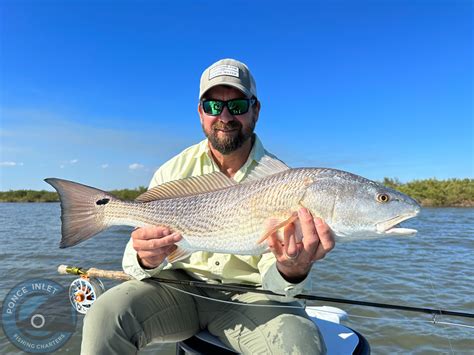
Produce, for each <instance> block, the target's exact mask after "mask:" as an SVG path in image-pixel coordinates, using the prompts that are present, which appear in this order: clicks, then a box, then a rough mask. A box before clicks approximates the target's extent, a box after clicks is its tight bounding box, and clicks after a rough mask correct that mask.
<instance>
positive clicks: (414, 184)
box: [0, 178, 474, 207]
mask: <svg viewBox="0 0 474 355" xmlns="http://www.w3.org/2000/svg"><path fill="white" fill-rule="evenodd" d="M382 183H383V184H384V185H386V186H389V187H392V188H394V189H396V190H399V191H401V192H403V193H406V194H407V195H409V196H411V197H413V198H415V199H416V200H418V201H419V202H420V203H421V204H422V205H423V206H425V207H474V179H448V180H437V179H426V180H414V181H410V182H407V183H401V182H400V181H398V179H391V178H385V179H384V181H383V182H382ZM145 191H146V188H145V187H143V186H140V187H138V188H136V189H133V190H132V189H122V190H113V191H110V193H111V194H112V195H114V196H116V197H118V198H121V199H123V200H133V199H135V198H136V197H137V196H138V195H140V194H142V193H143V192H145ZM57 201H59V199H58V195H57V193H56V192H51V191H45V190H42V191H34V190H17V191H5V192H2V191H0V202H57Z"/></svg>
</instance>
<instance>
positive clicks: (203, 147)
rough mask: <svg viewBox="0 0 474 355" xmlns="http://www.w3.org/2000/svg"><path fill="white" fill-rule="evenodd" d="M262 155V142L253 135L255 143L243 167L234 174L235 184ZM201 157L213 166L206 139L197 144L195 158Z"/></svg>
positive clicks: (263, 152)
mask: <svg viewBox="0 0 474 355" xmlns="http://www.w3.org/2000/svg"><path fill="white" fill-rule="evenodd" d="M264 155H265V148H264V147H263V144H262V141H261V140H260V139H259V138H258V136H257V135H256V134H255V142H254V143H253V146H252V149H251V150H250V154H249V157H248V159H247V161H246V162H245V163H244V165H242V167H241V168H240V169H239V170H238V171H237V172H236V173H235V175H234V180H235V181H237V182H240V181H242V179H243V178H244V177H245V175H246V173H247V171H248V170H249V168H250V167H251V166H252V164H253V163H254V162H256V163H258V161H260V159H262V157H263V156H264ZM203 156H204V158H205V159H209V160H210V162H211V163H212V164H215V162H214V159H213V158H212V155H211V151H210V149H209V143H208V139H207V138H206V139H204V140H203V141H201V142H200V143H199V147H198V154H197V155H196V158H202V157H203ZM216 166H217V165H216Z"/></svg>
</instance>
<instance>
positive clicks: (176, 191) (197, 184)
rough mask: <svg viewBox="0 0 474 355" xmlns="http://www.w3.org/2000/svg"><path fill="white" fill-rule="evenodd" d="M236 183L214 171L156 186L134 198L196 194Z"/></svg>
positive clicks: (166, 197) (142, 200)
mask: <svg viewBox="0 0 474 355" xmlns="http://www.w3.org/2000/svg"><path fill="white" fill-rule="evenodd" d="M236 184H237V183H236V182H235V181H234V180H233V179H231V178H229V177H227V176H226V175H225V174H224V173H221V172H220V171H216V172H214V173H210V174H206V175H201V176H191V177H188V178H185V179H180V180H174V181H170V182H166V183H164V184H161V185H159V186H156V187H154V188H152V189H150V190H148V191H146V192H145V193H143V194H141V195H140V196H138V197H137V198H136V201H138V202H151V201H156V200H162V199H168V198H176V197H184V196H190V195H196V194H200V193H204V192H210V191H216V190H220V189H223V188H226V187H230V186H234V185H236Z"/></svg>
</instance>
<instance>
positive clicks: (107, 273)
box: [58, 265, 474, 318]
mask: <svg viewBox="0 0 474 355" xmlns="http://www.w3.org/2000/svg"><path fill="white" fill-rule="evenodd" d="M58 272H59V273H60V274H71V275H81V276H87V277H96V278H100V277H102V278H108V279H114V280H121V281H126V280H132V279H133V277H131V276H130V275H127V274H126V273H124V272H122V271H113V270H101V269H96V268H90V269H87V270H84V269H82V268H80V267H76V266H66V265H59V267H58ZM152 280H154V281H156V282H162V283H165V284H174V285H181V286H192V287H199V288H204V289H217V290H222V291H236V292H253V293H261V294H265V295H271V296H280V297H285V295H282V294H279V293H275V292H273V291H270V290H263V289H260V288H257V287H255V286H242V285H236V284H225V285H224V284H211V283H207V282H204V281H197V280H196V281H195V280H171V279H166V278H160V277H153V278H152ZM292 297H293V298H295V299H301V300H307V301H324V302H332V303H343V304H351V305H357V306H363V307H375V308H385V309H395V310H400V311H408V312H419V313H427V314H431V315H432V316H434V317H436V316H441V315H446V316H454V317H464V318H474V313H467V312H457V311H449V310H444V309H435V308H426V307H411V306H403V305H396V304H388V303H377V302H367V301H359V300H350V299H344V298H333V297H324V296H316V295H306V294H301V295H295V296H292Z"/></svg>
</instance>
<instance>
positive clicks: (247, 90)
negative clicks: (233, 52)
mask: <svg viewBox="0 0 474 355" xmlns="http://www.w3.org/2000/svg"><path fill="white" fill-rule="evenodd" d="M217 85H228V86H232V87H234V88H236V89H239V90H240V91H242V92H243V93H244V94H245V95H247V96H248V97H252V96H255V97H257V86H256V85H255V80H254V78H253V76H252V74H251V73H250V70H249V68H248V67H247V66H246V65H245V64H244V63H242V62H239V61H238V60H235V59H230V58H227V59H221V60H219V61H217V62H215V63H214V64H212V65H211V66H210V67H209V68H207V69H206V70H204V72H203V73H202V75H201V83H200V85H199V99H201V98H202V96H203V95H204V93H205V92H206V91H208V90H209V89H210V88H212V87H214V86H217Z"/></svg>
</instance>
